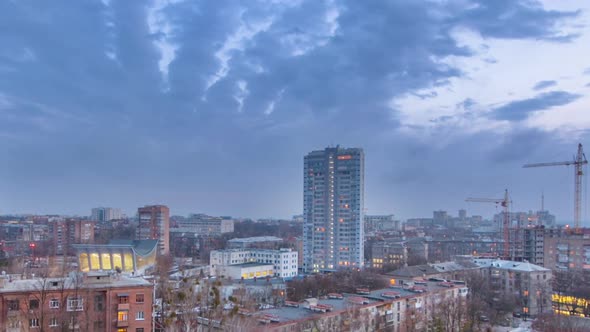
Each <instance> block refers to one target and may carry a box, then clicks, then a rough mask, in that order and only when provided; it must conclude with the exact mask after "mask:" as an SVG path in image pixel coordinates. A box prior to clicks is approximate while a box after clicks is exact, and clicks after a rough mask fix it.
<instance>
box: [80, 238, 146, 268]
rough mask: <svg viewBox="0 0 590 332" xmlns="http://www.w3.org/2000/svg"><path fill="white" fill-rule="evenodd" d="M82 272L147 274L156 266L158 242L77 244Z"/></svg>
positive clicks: (118, 241) (124, 241)
mask: <svg viewBox="0 0 590 332" xmlns="http://www.w3.org/2000/svg"><path fill="white" fill-rule="evenodd" d="M72 247H73V248H74V249H75V250H76V257H78V267H79V270H80V271H81V272H89V271H117V270H119V271H121V272H127V273H133V274H135V275H142V274H145V273H146V272H147V271H149V270H151V269H153V267H154V266H155V264H156V256H157V252H158V240H111V242H109V243H108V244H75V245H73V246H72Z"/></svg>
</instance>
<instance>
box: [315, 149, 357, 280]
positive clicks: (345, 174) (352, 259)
mask: <svg viewBox="0 0 590 332" xmlns="http://www.w3.org/2000/svg"><path fill="white" fill-rule="evenodd" d="M364 172H365V156H364V152H363V150H362V149H359V148H341V147H339V146H337V147H329V148H326V149H324V150H320V151H313V152H310V153H309V154H308V155H306V156H305V158H304V176H303V177H304V181H303V187H304V189H303V190H304V193H303V201H304V207H303V210H304V211H303V215H304V226H303V243H304V244H303V269H304V271H305V272H320V271H334V270H337V269H341V268H360V267H363V265H364V264H363V263H364V257H363V256H364V254H363V248H364V229H363V220H364V217H363V214H364V211H363V209H364V183H365V181H364Z"/></svg>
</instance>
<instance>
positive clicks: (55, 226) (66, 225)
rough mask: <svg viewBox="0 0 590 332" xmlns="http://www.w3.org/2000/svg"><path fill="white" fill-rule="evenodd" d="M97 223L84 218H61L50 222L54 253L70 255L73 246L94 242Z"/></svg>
mask: <svg viewBox="0 0 590 332" xmlns="http://www.w3.org/2000/svg"><path fill="white" fill-rule="evenodd" d="M94 226H95V223H94V222H93V221H90V220H83V219H59V220H54V221H52V222H50V223H49V227H50V233H51V235H52V241H53V254H55V255H70V254H72V253H73V250H72V248H71V246H72V245H73V244H78V243H92V242H94Z"/></svg>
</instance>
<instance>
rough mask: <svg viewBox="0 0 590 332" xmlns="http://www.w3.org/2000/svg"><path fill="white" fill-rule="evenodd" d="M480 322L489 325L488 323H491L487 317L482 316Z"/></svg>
mask: <svg viewBox="0 0 590 332" xmlns="http://www.w3.org/2000/svg"><path fill="white" fill-rule="evenodd" d="M479 320H480V321H481V322H484V323H487V322H489V321H490V319H489V318H488V316H485V315H481V316H479Z"/></svg>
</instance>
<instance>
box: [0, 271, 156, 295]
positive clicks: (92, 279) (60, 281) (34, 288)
mask: <svg viewBox="0 0 590 332" xmlns="http://www.w3.org/2000/svg"><path fill="white" fill-rule="evenodd" d="M98 277H100V278H101V279H98ZM12 278H13V276H5V277H2V278H1V280H0V293H15V292H26V291H31V292H38V291H39V290H41V289H43V288H45V289H46V290H48V291H51V290H52V289H55V290H61V289H62V287H63V288H64V289H74V288H76V287H78V288H79V287H82V288H91V289H95V288H118V287H137V286H151V285H152V284H151V283H150V282H149V281H147V280H145V279H143V278H141V277H128V276H124V275H119V276H110V277H109V275H108V274H104V273H103V274H100V273H89V274H88V275H87V277H82V278H81V280H80V279H78V280H80V281H78V280H77V278H76V277H73V276H70V277H65V278H39V277H36V278H30V279H18V280H14V279H12ZM54 283H55V285H57V286H54ZM64 283H65V284H64ZM62 285H63V286H62Z"/></svg>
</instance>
